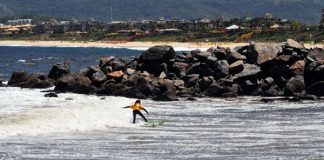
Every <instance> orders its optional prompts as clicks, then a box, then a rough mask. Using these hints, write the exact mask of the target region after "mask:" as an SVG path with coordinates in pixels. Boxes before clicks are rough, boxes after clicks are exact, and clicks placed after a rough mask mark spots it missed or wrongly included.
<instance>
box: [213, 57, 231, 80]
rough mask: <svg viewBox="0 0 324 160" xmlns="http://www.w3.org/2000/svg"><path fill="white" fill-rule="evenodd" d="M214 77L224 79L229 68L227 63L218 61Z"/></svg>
mask: <svg viewBox="0 0 324 160" xmlns="http://www.w3.org/2000/svg"><path fill="white" fill-rule="evenodd" d="M215 66H216V67H215V77H217V78H221V77H225V76H227V75H228V74H229V67H230V65H229V64H228V63H227V61H226V60H219V61H217V62H216V64H215Z"/></svg>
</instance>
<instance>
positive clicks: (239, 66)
mask: <svg viewBox="0 0 324 160" xmlns="http://www.w3.org/2000/svg"><path fill="white" fill-rule="evenodd" d="M243 64H244V62H243V61H242V60H239V61H236V62H234V63H232V64H231V65H230V66H229V73H230V74H237V73H240V72H242V71H243V70H244V65H243Z"/></svg>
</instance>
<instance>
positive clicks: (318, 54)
mask: <svg viewBox="0 0 324 160" xmlns="http://www.w3.org/2000/svg"><path fill="white" fill-rule="evenodd" d="M309 56H310V57H311V58H312V59H313V60H314V61H318V62H320V63H321V64H324V49H323V48H314V49H312V50H311V52H310V53H309Z"/></svg>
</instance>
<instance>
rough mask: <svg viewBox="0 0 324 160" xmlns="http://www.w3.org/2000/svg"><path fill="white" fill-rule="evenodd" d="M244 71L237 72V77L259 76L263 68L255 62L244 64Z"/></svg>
mask: <svg viewBox="0 0 324 160" xmlns="http://www.w3.org/2000/svg"><path fill="white" fill-rule="evenodd" d="M243 68H244V69H243V71H242V72H240V73H238V74H236V75H235V77H237V78H246V79H249V78H252V77H253V78H257V76H258V74H259V73H260V72H261V69H260V67H259V66H257V65H254V64H248V63H246V64H243Z"/></svg>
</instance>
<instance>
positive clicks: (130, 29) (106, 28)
mask: <svg viewBox="0 0 324 160" xmlns="http://www.w3.org/2000/svg"><path fill="white" fill-rule="evenodd" d="M323 17H324V9H323V10H322V22H321V25H322V26H324V24H323V23H324V18H323ZM260 29H266V30H269V31H277V30H289V29H291V26H290V23H289V21H288V20H287V19H278V18H273V17H272V15H271V14H270V13H266V14H265V15H264V16H262V17H256V18H250V17H244V18H232V19H225V18H222V17H221V18H216V19H207V18H202V19H194V20H187V19H170V20H166V19H163V18H160V19H158V20H140V21H111V22H109V23H102V22H97V21H94V20H90V21H84V22H79V21H77V20H65V21H58V20H55V19H51V20H48V21H37V22H34V21H33V20H32V19H17V20H8V21H7V23H6V24H0V34H1V35H8V34H9V35H10V34H17V33H23V32H28V33H34V34H44V33H50V34H84V33H91V32H104V33H111V34H130V35H138V34H139V35H143V34H145V35H146V34H177V33H181V32H185V33H188V32H210V33H213V32H235V31H238V30H260Z"/></svg>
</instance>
